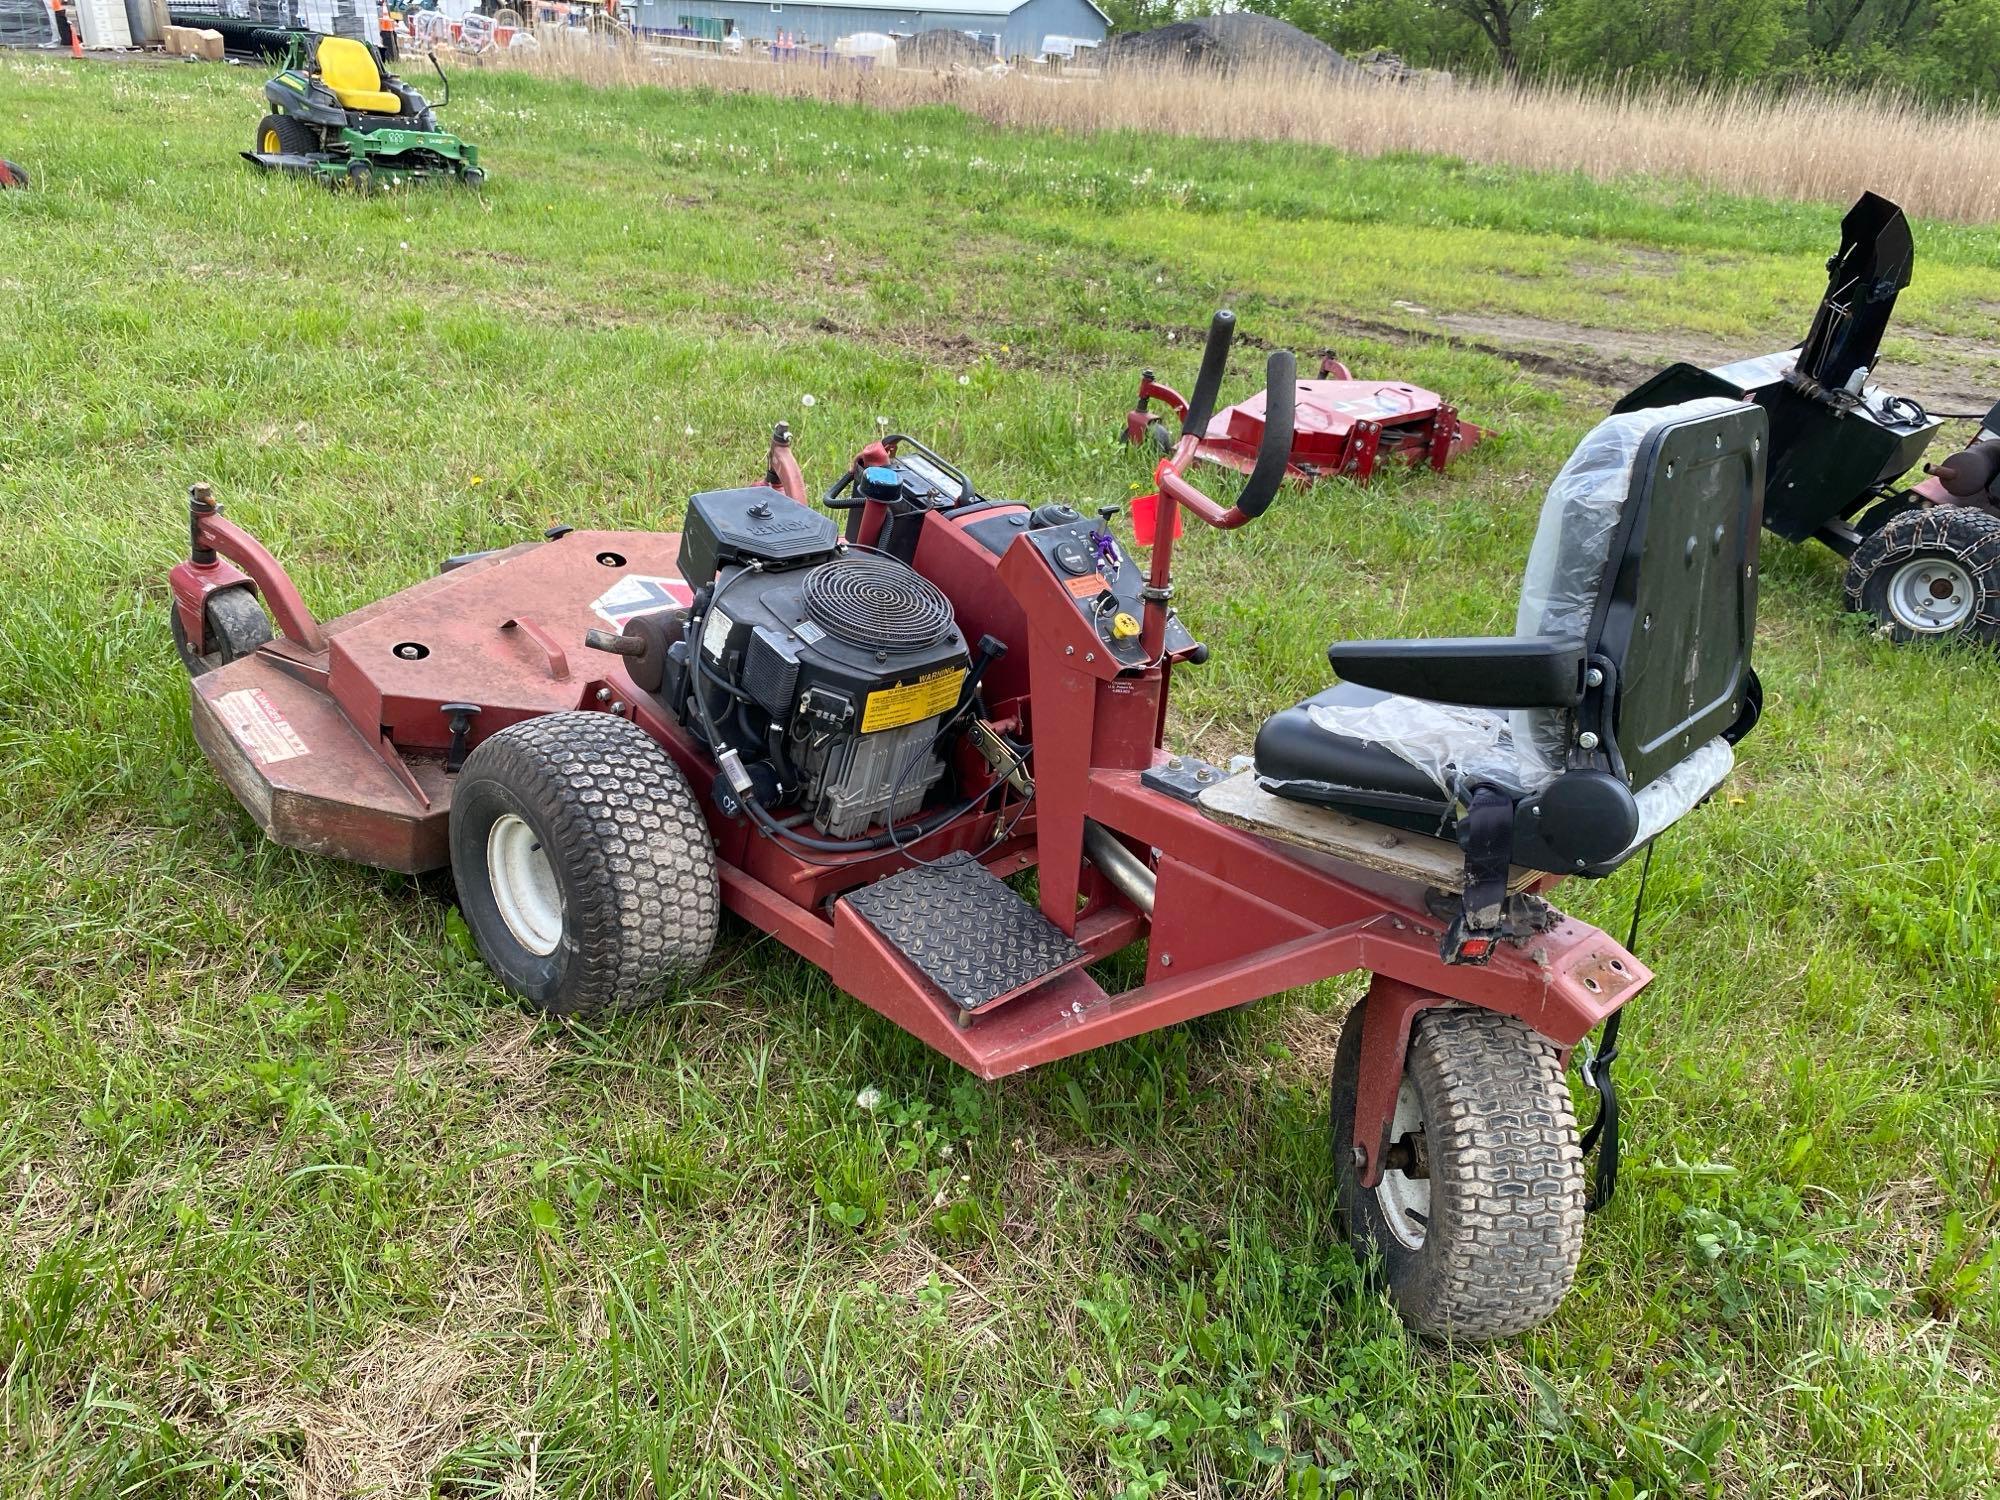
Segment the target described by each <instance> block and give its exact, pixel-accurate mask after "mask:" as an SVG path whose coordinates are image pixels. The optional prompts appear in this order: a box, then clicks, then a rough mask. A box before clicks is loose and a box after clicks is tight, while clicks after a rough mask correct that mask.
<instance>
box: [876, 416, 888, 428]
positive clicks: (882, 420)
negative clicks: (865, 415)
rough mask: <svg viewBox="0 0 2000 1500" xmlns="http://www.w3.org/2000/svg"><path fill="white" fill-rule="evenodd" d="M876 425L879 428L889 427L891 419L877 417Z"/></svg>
mask: <svg viewBox="0 0 2000 1500" xmlns="http://www.w3.org/2000/svg"><path fill="white" fill-rule="evenodd" d="M875 425H876V426H877V427H887V426H888V425H889V419H888V418H887V417H877V418H876V419H875Z"/></svg>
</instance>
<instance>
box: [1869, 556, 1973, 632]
mask: <svg viewBox="0 0 2000 1500" xmlns="http://www.w3.org/2000/svg"><path fill="white" fill-rule="evenodd" d="M1977 595H1978V591H1977V590H1976V589H1974V587H1973V584H1972V575H1971V574H1970V573H1968V572H1967V571H1966V570H1965V567H1964V565H1963V564H1961V563H1959V562H1958V561H1957V560H1956V559H1953V558H1948V557H1917V558H1912V559H1911V560H1910V561H1908V562H1906V563H1904V564H1903V565H1902V566H1901V567H1900V568H1898V569H1897V570H1896V572H1895V575H1894V576H1893V577H1891V578H1890V580H1889V594H1888V605H1889V613H1890V614H1892V615H1893V616H1895V619H1896V623H1897V624H1898V625H1901V626H1902V627H1903V628H1904V629H1906V630H1911V631H1915V632H1916V633H1917V634H1919V635H1943V634H1945V633H1946V632H1947V631H1952V630H1957V629H1958V628H1959V627H1960V626H1962V625H1964V624H1965V622H1966V621H1967V620H1969V619H1971V618H1972V612H1973V608H1974V601H1975V600H1976V598H1977Z"/></svg>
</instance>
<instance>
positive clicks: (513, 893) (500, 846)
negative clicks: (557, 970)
mask: <svg viewBox="0 0 2000 1500" xmlns="http://www.w3.org/2000/svg"><path fill="white" fill-rule="evenodd" d="M486 878H487V881H488V883H489V884H491V886H492V887H493V904H494V905H495V906H497V907H499V908H500V919H501V920H502V921H503V922H505V923H506V924H507V930H508V931H509V932H511V933H512V934H513V935H514V941H515V942H517V943H519V944H520V945H521V946H522V947H523V948H526V949H527V950H528V951H529V952H530V953H533V954H536V955H538V956H540V957H543V958H546V957H548V955H549V954H551V953H553V952H555V951H556V945H557V944H558V943H560V942H561V941H562V930H563V902H562V887H561V886H560V885H558V884H557V883H556V871H555V866H554V865H552V864H550V863H549V856H548V853H547V851H546V850H544V849H543V848H542V841H541V839H540V838H539V837H537V836H536V834H535V830H534V829H532V828H530V827H529V826H528V825H527V824H526V823H525V822H524V821H522V820H521V819H520V818H517V817H515V816H514V814H512V813H505V814H502V815H501V817H500V819H499V821H498V822H496V823H495V824H494V825H493V831H492V832H491V833H489V834H487V835H486Z"/></svg>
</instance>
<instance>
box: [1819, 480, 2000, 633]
mask: <svg viewBox="0 0 2000 1500" xmlns="http://www.w3.org/2000/svg"><path fill="white" fill-rule="evenodd" d="M1846 592H1847V607H1848V608H1849V609H1851V610H1857V611H1861V612H1864V613H1867V614H1871V615H1873V616H1874V617H1875V619H1876V621H1877V622H1878V623H1879V624H1880V626H1881V628H1882V632H1883V634H1885V635H1887V636H1888V637H1889V638H1890V639H1892V640H1897V641H1914V640H1942V639H1947V638H1956V639H1959V640H1972V641H1981V642H1985V643H1987V644H1989V645H1990V644H1994V643H2000V516H1995V515H1993V514H1991V513H1990V512H1987V511H1983V510H1974V509H1972V508H1971V507H1970V506H1963V505H1944V506H1936V507H1933V508H1930V509H1925V510H1910V511H1905V512H1904V513H1903V514H1901V515H1898V516H1892V517H1891V518H1890V519H1889V520H1888V521H1887V522H1885V523H1884V524H1883V525H1882V527H1881V528H1880V529H1879V530H1877V531H1875V532H1873V533H1871V534H1870V535H1869V536H1868V537H1867V538H1866V539H1865V540H1863V542H1862V543H1861V545H1860V546H1859V547H1856V548H1855V549H1854V556H1853V557H1852V558H1851V559H1850V560H1849V562H1848V565H1847V587H1846Z"/></svg>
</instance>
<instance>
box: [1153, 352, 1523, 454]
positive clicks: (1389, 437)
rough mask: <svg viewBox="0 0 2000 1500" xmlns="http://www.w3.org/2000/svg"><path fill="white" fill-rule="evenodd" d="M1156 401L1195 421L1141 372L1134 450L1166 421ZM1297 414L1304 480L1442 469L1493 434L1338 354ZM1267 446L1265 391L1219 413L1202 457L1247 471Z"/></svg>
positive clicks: (1301, 388)
mask: <svg viewBox="0 0 2000 1500" xmlns="http://www.w3.org/2000/svg"><path fill="white" fill-rule="evenodd" d="M1154 401H1158V402H1160V403H1161V404H1162V405H1164V406H1165V407H1166V408H1167V409H1168V410H1169V411H1170V412H1172V413H1173V414H1174V416H1176V417H1178V418H1180V419H1182V420H1183V421H1185V420H1186V418H1187V412H1188V402H1187V398H1186V397H1185V396H1183V395H1181V393H1180V392H1179V391H1177V390H1175V389H1174V388H1173V387H1172V386H1169V385H1162V384H1161V383H1160V382H1159V381H1158V380H1156V379H1154V377H1153V372H1152V371H1151V370H1146V371H1143V372H1141V374H1140V376H1139V400H1138V404H1137V405H1136V406H1135V407H1134V408H1133V409H1132V410H1131V411H1130V412H1128V413H1126V416H1125V436H1126V440H1127V441H1129V442H1131V443H1133V444H1134V445H1140V444H1143V443H1145V441H1146V429H1147V428H1148V427H1149V426H1150V425H1151V424H1152V423H1154V422H1156V421H1158V420H1159V416H1158V414H1157V413H1155V412H1154V411H1153V410H1152V409H1151V407H1150V405H1149V403H1151V402H1154ZM1297 410H1298V417H1297V420H1296V423H1295V425H1294V428H1293V433H1292V449H1291V469H1290V472H1291V476H1292V478H1294V479H1296V480H1298V481H1300V482H1302V483H1311V482H1312V481H1313V480H1315V479H1322V478H1325V477H1326V476H1328V475H1333V474H1340V475H1345V476H1346V477H1348V478H1350V479H1354V480H1357V481H1359V482H1360V483H1362V484H1366V483H1367V482H1368V481H1369V480H1370V479H1371V478H1372V477H1374V474H1375V469H1376V467H1377V465H1378V464H1379V463H1380V462H1381V461H1383V460H1385V459H1389V458H1400V459H1402V460H1403V461H1404V462H1405V463H1410V464H1420V463H1421V464H1428V465H1429V466H1430V467H1431V468H1432V469H1435V470H1438V471H1440V472H1442V471H1443V469H1444V467H1445V465H1446V464H1448V463H1450V462H1451V460H1452V459H1453V458H1455V457H1456V456H1457V455H1458V454H1460V453H1462V452H1464V451H1465V450H1466V449H1467V448H1470V447H1471V446H1472V445H1473V444H1474V443H1476V442H1478V441H1479V440H1480V439H1481V438H1482V437H1484V436H1485V433H1484V432H1483V431H1482V430H1481V429H1480V428H1477V427H1475V426H1473V425H1472V424H1471V423H1470V422H1462V421H1460V420H1459V417H1458V411H1457V408H1455V407H1453V406H1451V405H1450V404H1448V403H1447V402H1446V401H1445V400H1444V398H1443V397H1441V396H1439V395H1438V394H1437V393H1436V392H1434V391H1427V390H1425V389H1424V388H1423V387H1422V386H1415V385H1409V384H1407V383H1405V382H1403V381H1399V380H1356V379H1354V378H1353V376H1352V375H1351V374H1350V373H1349V372H1348V369H1347V366H1346V365H1344V364H1342V363H1340V361H1338V360H1336V359H1334V358H1333V357H1332V356H1330V355H1329V356H1327V357H1326V358H1325V359H1323V360H1321V361H1320V367H1319V378H1318V379H1317V380H1301V381H1300V382H1299V383H1298V394H1297ZM1263 441H1264V393H1263V392H1261V391H1260V392H1258V393H1257V394H1256V395H1255V396H1252V397H1250V399H1249V400H1247V401H1240V402H1238V403H1237V404H1236V405H1234V406H1230V407H1225V408H1224V409H1223V410H1221V411H1219V412H1217V413H1216V414H1215V416H1214V417H1213V419H1211V420H1210V422H1209V424H1208V430H1207V431H1206V432H1205V433H1204V434H1202V440H1201V443H1200V445H1199V446H1198V448H1197V450H1196V454H1195V456H1196V457H1197V458H1200V459H1203V460H1204V461H1206V462H1208V463H1214V464H1220V465H1222V466H1223V467H1224V468H1229V469H1235V470H1236V471H1237V472H1239V473H1243V474H1247V473H1249V472H1250V470H1251V469H1252V468H1253V467H1254V466H1255V464H1256V462H1257V451H1258V448H1259V446H1260V445H1261V444H1262V443H1263Z"/></svg>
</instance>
